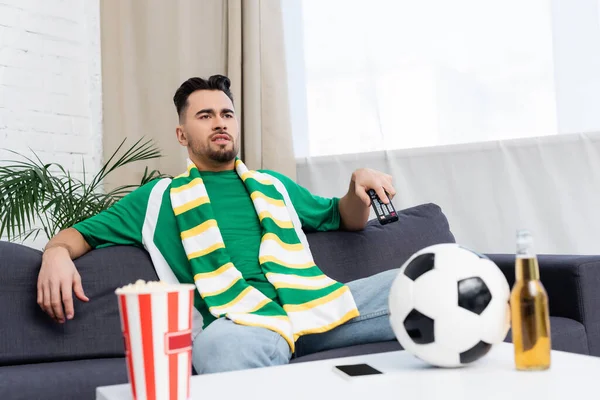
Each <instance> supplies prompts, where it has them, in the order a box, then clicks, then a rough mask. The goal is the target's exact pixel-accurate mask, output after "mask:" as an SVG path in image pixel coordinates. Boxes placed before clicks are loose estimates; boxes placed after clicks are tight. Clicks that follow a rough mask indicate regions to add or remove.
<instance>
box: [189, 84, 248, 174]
mask: <svg viewBox="0 0 600 400" xmlns="http://www.w3.org/2000/svg"><path fill="white" fill-rule="evenodd" d="M239 133H240V126H239V122H238V120H237V117H236V115H235V113H234V109H233V103H232V102H231V99H229V97H227V95H226V94H225V93H223V92H222V91H220V90H197V91H195V92H194V93H192V94H191V95H190V96H189V97H188V107H187V109H186V111H185V115H184V116H183V119H182V121H181V125H180V126H179V127H178V128H177V138H178V139H179V142H180V143H181V144H182V145H184V146H187V148H188V151H189V152H190V153H192V154H194V155H195V156H196V157H198V158H200V159H204V160H211V161H213V162H217V163H226V162H229V161H231V160H233V159H234V158H235V156H236V155H237V153H238V150H239V140H238V139H239Z"/></svg>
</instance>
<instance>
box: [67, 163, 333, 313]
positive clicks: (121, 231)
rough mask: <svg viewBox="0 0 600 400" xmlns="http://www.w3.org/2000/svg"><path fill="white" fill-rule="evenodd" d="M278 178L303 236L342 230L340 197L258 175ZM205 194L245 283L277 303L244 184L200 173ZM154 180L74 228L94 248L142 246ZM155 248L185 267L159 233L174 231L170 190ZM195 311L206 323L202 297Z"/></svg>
mask: <svg viewBox="0 0 600 400" xmlns="http://www.w3.org/2000/svg"><path fill="white" fill-rule="evenodd" d="M259 172H264V173H267V174H269V175H272V176H274V177H275V178H277V179H279V180H280V181H281V183H282V184H283V185H284V186H285V188H286V189H287V191H288V194H289V197H290V200H291V201H292V203H293V205H294V208H295V210H296V213H297V214H298V218H299V220H300V222H301V224H302V228H303V230H304V231H306V232H310V231H328V230H337V229H339V225H340V213H339V208H338V203H339V198H335V197H334V198H324V197H320V196H315V195H313V194H311V193H310V192H309V191H308V190H307V189H305V188H303V187H302V186H300V185H298V184H297V183H295V182H294V181H292V180H291V179H289V178H288V177H286V176H284V175H281V174H279V173H277V172H274V171H269V170H262V171H259ZM201 174H202V180H203V182H204V185H205V187H206V190H207V192H208V196H209V198H210V202H211V205H212V208H213V212H214V215H215V219H216V220H217V224H218V226H219V230H220V231H221V235H222V237H223V241H224V243H225V247H226V249H227V251H228V253H229V256H230V257H231V261H232V262H233V264H234V265H235V266H236V268H237V269H238V270H239V271H240V272H241V274H242V276H243V277H244V279H245V280H246V281H247V282H248V283H249V284H250V285H252V286H254V287H255V288H256V289H258V290H260V291H261V292H262V293H263V294H264V295H265V296H267V297H268V298H270V299H271V300H274V301H278V299H277V293H276V291H275V288H274V287H273V286H272V285H271V283H270V282H269V281H268V280H267V278H266V277H265V276H264V274H263V273H262V270H261V267H260V263H259V260H258V253H259V248H260V242H261V226H260V221H259V219H258V216H257V214H256V210H255V209H254V205H253V203H252V199H251V198H250V195H249V194H248V191H247V190H246V186H245V185H244V182H243V181H242V180H241V179H240V177H239V176H238V174H237V173H236V172H235V170H231V171H224V172H206V171H204V172H201ZM158 182H159V180H154V181H152V182H150V183H148V184H146V185H144V186H142V187H140V188H138V189H137V190H135V191H133V192H132V193H130V194H128V195H127V196H125V197H124V198H123V199H121V200H120V201H119V202H117V203H116V204H114V205H113V206H112V207H110V208H109V209H108V210H105V211H103V212H101V213H99V214H97V215H95V216H93V217H91V218H89V219H87V220H85V221H82V222H79V223H77V224H76V225H74V226H73V228H75V229H77V230H78V231H79V232H80V233H81V234H82V235H83V237H84V238H85V240H86V241H87V242H88V243H89V245H90V246H91V247H92V248H100V247H106V246H111V245H133V246H138V247H142V248H143V247H144V244H143V242H142V228H143V225H144V220H145V217H146V210H147V206H148V199H149V197H150V193H151V191H152V189H153V187H154V186H155V185H156V184H157V183H158ZM156 225H157V229H156V231H155V233H154V243H155V244H156V246H157V248H158V249H159V250H160V251H161V253H162V254H163V255H164V257H165V261H166V262H167V263H168V264H171V265H181V263H187V257H186V254H185V251H184V248H183V245H182V243H181V239H180V238H179V237H178V236H175V235H165V234H163V232H173V231H177V223H176V220H175V215H174V214H173V210H172V208H171V199H170V194H169V191H168V190H166V191H165V192H164V193H163V197H162V203H161V207H160V211H159V213H158V220H157V223H156ZM176 277H177V279H178V280H179V282H181V283H193V282H194V278H193V274H192V272H191V270H190V271H187V273H184V272H178V273H176ZM195 306H196V308H198V309H199V311H201V313H202V314H203V316H204V317H205V320H206V318H207V317H208V318H209V319H210V316H209V314H208V312H207V310H206V308H205V307H204V304H203V301H202V300H201V298H200V296H196V301H195Z"/></svg>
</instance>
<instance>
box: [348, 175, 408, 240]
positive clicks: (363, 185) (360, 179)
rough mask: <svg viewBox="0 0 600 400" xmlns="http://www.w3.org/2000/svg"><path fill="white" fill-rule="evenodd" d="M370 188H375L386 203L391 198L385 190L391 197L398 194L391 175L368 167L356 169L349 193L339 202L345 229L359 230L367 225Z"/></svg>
mask: <svg viewBox="0 0 600 400" xmlns="http://www.w3.org/2000/svg"><path fill="white" fill-rule="evenodd" d="M369 189H373V190H375V192H376V193H377V195H378V196H379V198H380V199H381V201H383V202H384V203H386V204H387V203H389V200H388V197H387V196H386V195H385V192H388V194H389V196H390V199H391V198H392V197H394V195H395V194H396V190H395V189H394V186H393V185H392V176H391V175H387V174H384V173H383V172H379V171H375V170H372V169H368V168H362V169H358V170H356V171H354V173H352V179H351V180H350V186H349V187H348V193H346V195H345V196H344V197H342V198H341V199H340V203H339V209H340V216H341V224H340V225H341V227H342V228H343V229H345V230H350V231H357V230H361V229H363V228H364V227H365V225H366V223H367V220H368V218H369V207H370V206H371V197H370V196H369V194H368V193H367V191H368V190H369Z"/></svg>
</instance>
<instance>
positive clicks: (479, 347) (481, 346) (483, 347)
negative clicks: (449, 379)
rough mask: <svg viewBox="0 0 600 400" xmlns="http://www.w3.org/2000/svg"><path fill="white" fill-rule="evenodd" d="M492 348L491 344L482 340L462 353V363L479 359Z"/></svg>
mask: <svg viewBox="0 0 600 400" xmlns="http://www.w3.org/2000/svg"><path fill="white" fill-rule="evenodd" d="M491 348H492V345H491V344H489V343H486V342H483V341H481V342H479V343H477V344H476V345H475V346H473V347H471V348H470V349H469V350H467V351H463V352H462V353H460V363H461V364H468V363H472V362H473V361H475V360H479V359H480V358H481V357H483V356H485V355H486V354H487V352H488V351H490V349H491Z"/></svg>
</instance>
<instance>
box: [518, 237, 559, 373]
mask: <svg viewBox="0 0 600 400" xmlns="http://www.w3.org/2000/svg"><path fill="white" fill-rule="evenodd" d="M510 309H511V320H512V321H511V325H512V340H513V345H514V351H515V366H516V368H517V369H518V370H521V371H528V370H544V369H548V368H549V367H550V349H551V342H550V316H549V311H548V294H547V293H546V290H545V289H544V286H543V285H542V282H541V281H540V271H539V266H538V261H537V255H536V253H535V252H534V249H533V238H532V236H531V233H530V232H529V231H526V230H520V231H518V232H517V254H516V260H515V284H514V286H513V288H512V291H511V295H510Z"/></svg>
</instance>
